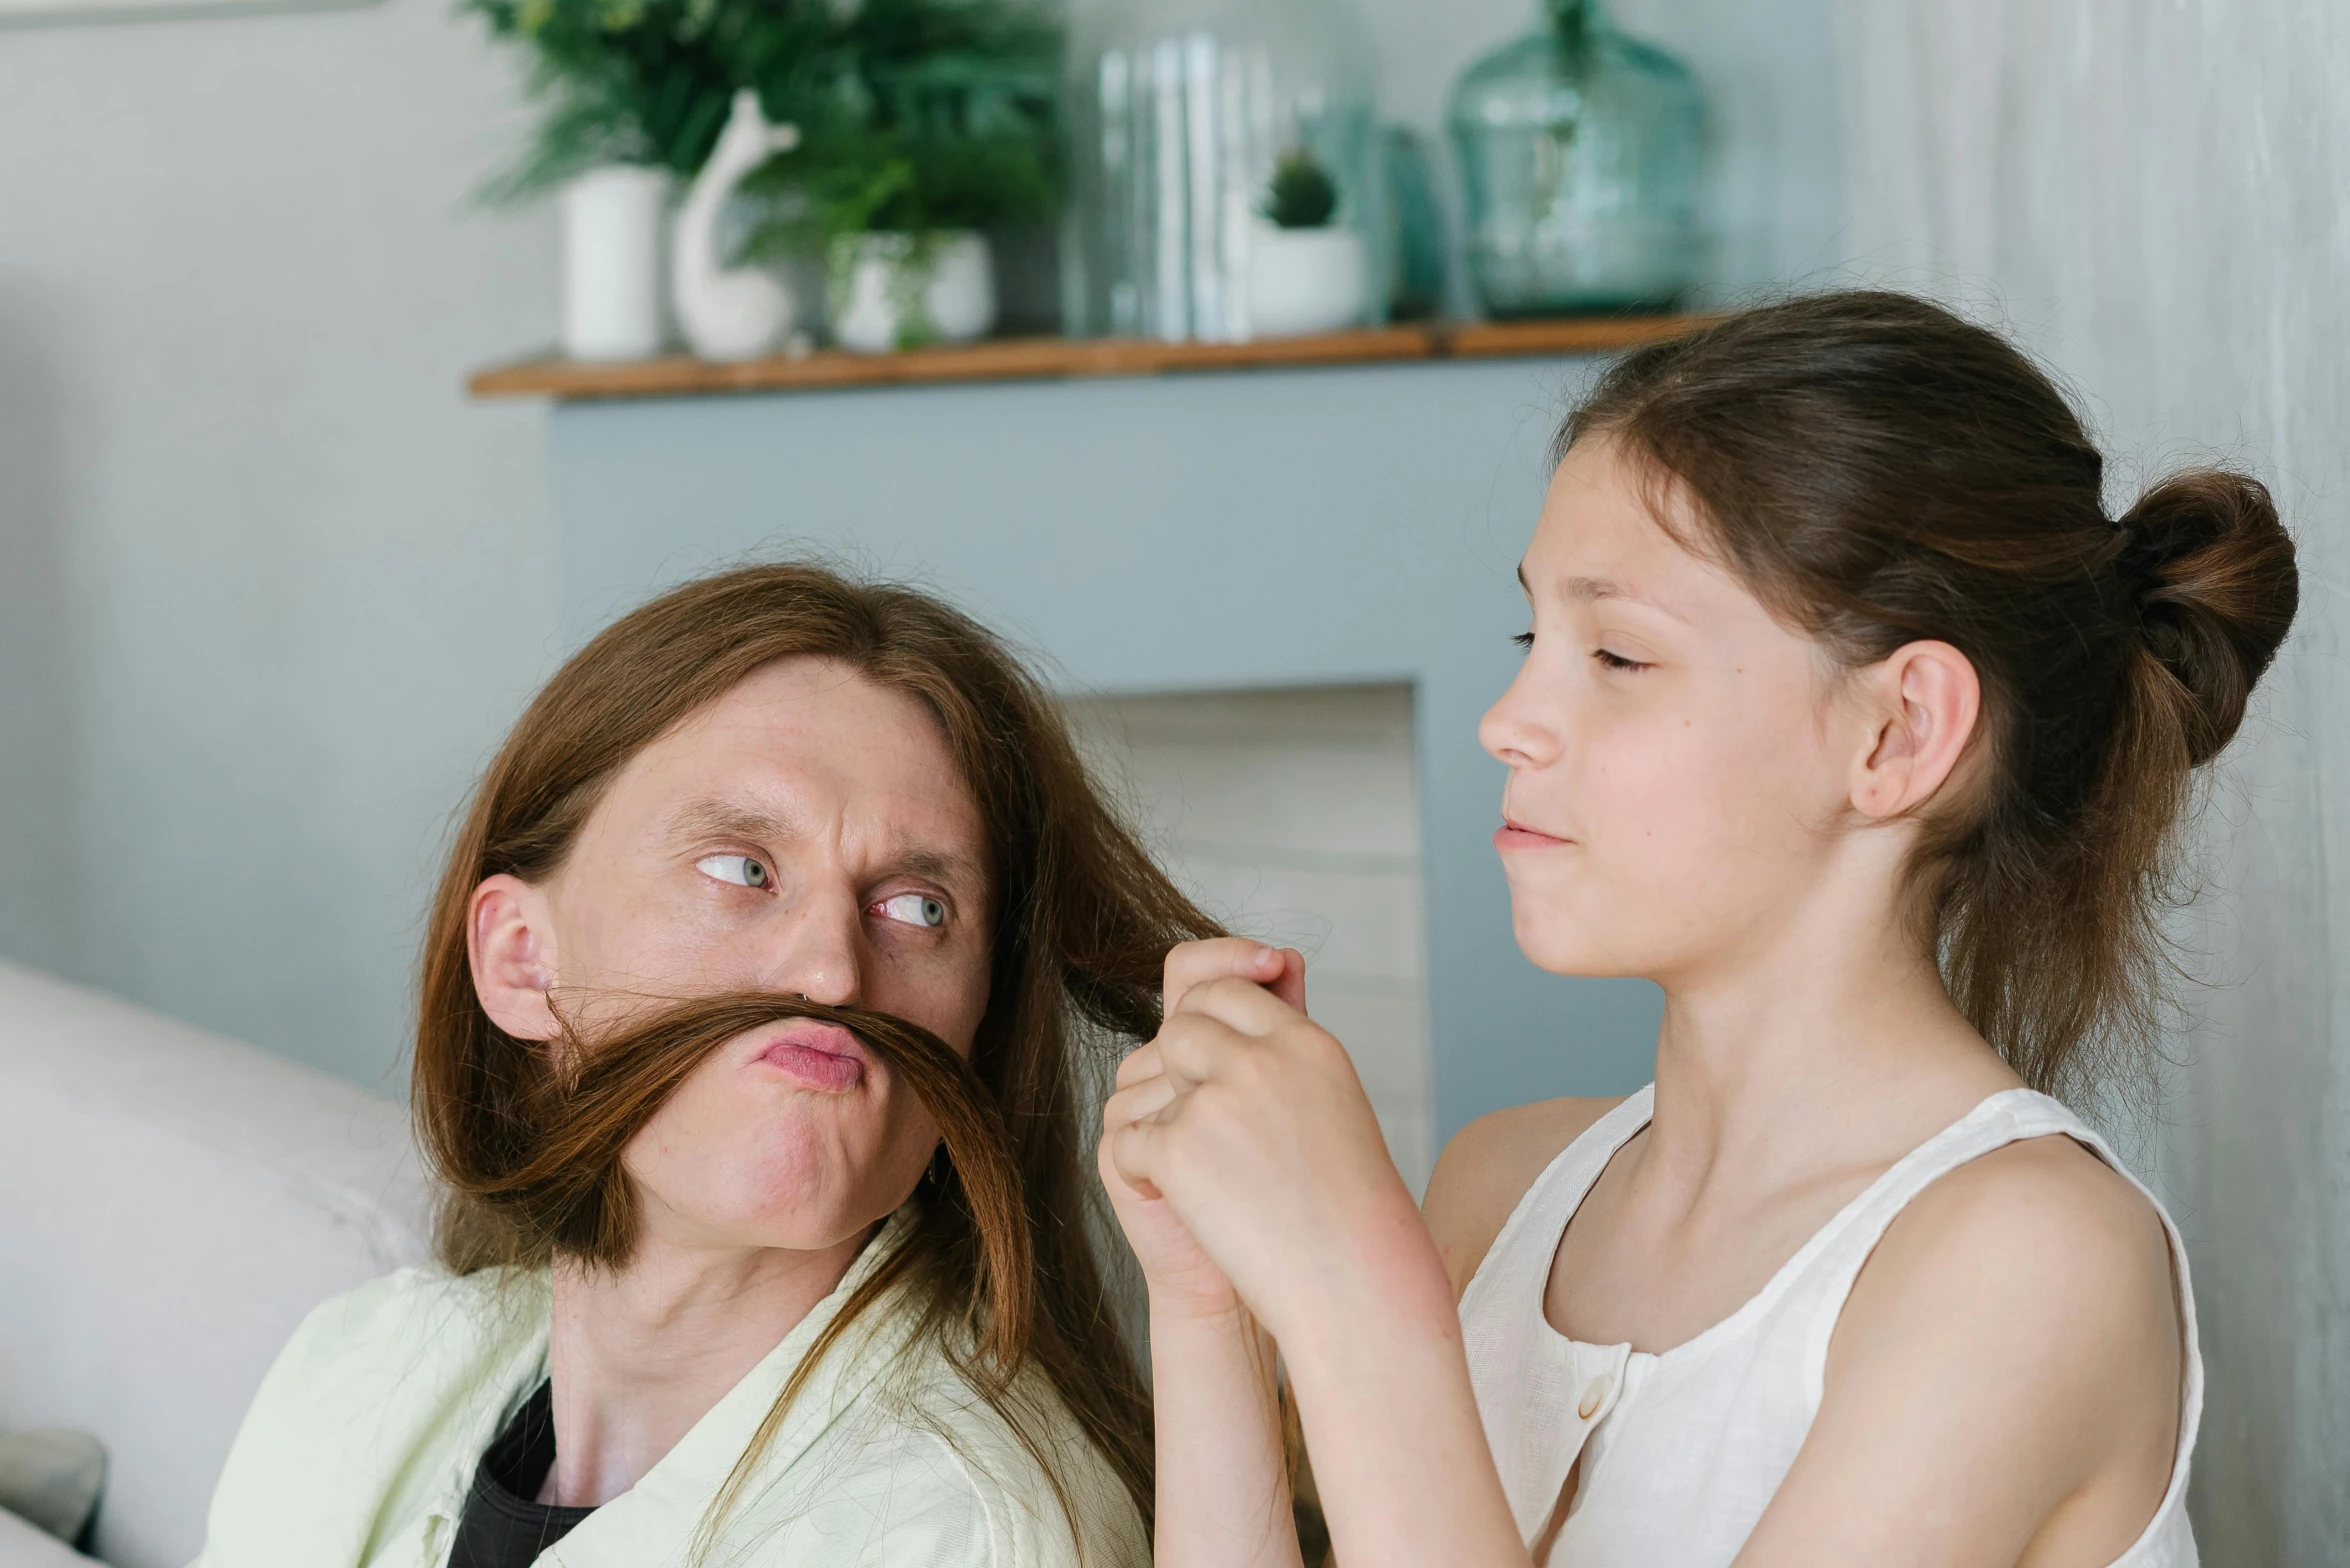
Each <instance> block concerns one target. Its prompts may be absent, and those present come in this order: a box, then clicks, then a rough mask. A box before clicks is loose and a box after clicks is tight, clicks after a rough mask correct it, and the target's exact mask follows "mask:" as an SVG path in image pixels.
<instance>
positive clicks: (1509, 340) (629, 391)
mask: <svg viewBox="0 0 2350 1568" xmlns="http://www.w3.org/2000/svg"><path fill="white" fill-rule="evenodd" d="M1708 319H1710V318H1708V317H1705V316H1586V317H1579V318H1571V319H1562V320H1556V321H1463V322H1435V323H1427V324H1421V325H1414V326H1403V327H1377V328H1366V329H1364V330H1362V331H1357V332H1333V333H1328V334H1325V335H1323V336H1320V337H1307V338H1268V339H1264V340H1261V341H1259V342H1254V343H1161V342H1158V341H1156V340H1155V339H1149V338H996V339H992V340H989V341H986V342H981V343H970V344H964V345H962V346H959V347H954V348H923V349H910V350H908V351H906V352H904V353H899V354H850V353H845V352H843V351H841V350H838V349H824V350H820V351H818V352H816V353H813V354H808V355H804V356H802V357H800V358H798V359H793V358H790V357H788V356H785V355H777V356H775V357H773V358H770V359H753V360H746V361H743V362H741V363H739V364H717V363H713V362H711V361H709V360H703V359H696V358H694V357H693V356H692V355H690V354H671V355H665V356H663V357H662V358H659V359H640V360H628V361H615V362H598V361H589V360H572V359H564V358H561V357H558V356H550V357H544V358H538V359H527V360H523V361H520V362H519V363H516V364H511V365H499V366H495V367H493V368H491V369H488V370H484V371H480V372H478V373H476V374H475V375H474V376H473V378H472V379H471V380H470V381H468V382H467V383H466V390H468V391H469V392H471V393H472V394H473V395H474V396H475V397H485V398H486V397H552V398H558V399H563V400H566V401H569V400H575V399H588V398H632V397H707V396H711V395H714V394H719V393H727V392H792V391H811V390H815V389H819V388H828V387H881V386H910V385H924V384H931V383H939V382H951V381H1040V380H1060V379H1065V378H1068V377H1075V376H1155V375H1165V374H1170V373H1180V372H1184V371H1207V370H1252V369H1279V368H1284V367H1299V366H1310V365H1369V364H1379V363H1383V362H1394V361H1404V360H1428V359H1509V358H1529V357H1536V356H1542V355H1551V354H1604V353H1609V352H1612V351H1614V350H1617V349H1625V348H1631V347H1634V346H1635V345H1637V344H1641V343H1651V342H1654V341H1656V340H1657V339H1659V338H1670V337H1678V336H1680V335H1681V334H1682V333H1684V332H1688V331H1690V330H1692V329H1694V328H1695V327H1698V326H1700V325H1702V324H1703V323H1704V322H1706V321H1707V320H1708Z"/></svg>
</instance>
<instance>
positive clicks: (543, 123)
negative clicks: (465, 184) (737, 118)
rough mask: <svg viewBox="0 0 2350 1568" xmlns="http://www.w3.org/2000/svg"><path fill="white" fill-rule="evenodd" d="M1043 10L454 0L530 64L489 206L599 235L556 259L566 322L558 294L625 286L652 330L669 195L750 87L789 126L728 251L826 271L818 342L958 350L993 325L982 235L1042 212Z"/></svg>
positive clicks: (1045, 148) (1056, 187) (1039, 2)
mask: <svg viewBox="0 0 2350 1568" xmlns="http://www.w3.org/2000/svg"><path fill="white" fill-rule="evenodd" d="M1044 3H1046V0H863V3H861V4H847V5H841V4H835V3H833V0H459V9H460V11H462V12H465V13H469V14H472V15H475V16H478V17H480V18H481V19H482V20H483V21H484V22H485V23H486V25H487V26H488V29H489V31H490V33H491V35H492V36H493V37H494V38H497V39H499V40H502V41H505V42H507V43H509V44H511V45H513V46H514V47H516V48H517V49H519V50H520V51H521V52H522V53H523V54H524V55H525V56H526V59H527V81H528V86H529V91H530V94H531V96H532V98H533V99H534V100H535V101H536V102H537V103H538V104H539V105H540V107H541V110H542V114H541V117H540V120H539V123H538V126H537V129H536V131H535V134H534V135H533V137H532V138H531V140H530V141H529V142H528V144H527V145H526V146H525V147H524V149H523V150H522V152H521V153H520V155H519V156H518V157H517V158H516V159H515V160H514V162H513V163H512V164H511V165H510V166H509V167H507V168H506V169H505V170H503V171H502V172H501V173H500V174H498V175H497V176H496V177H495V178H494V179H493V180H492V181H490V182H489V184H488V185H487V186H486V187H485V194H486V195H488V196H489V197H491V198H492V199H497V200H522V199H528V198H532V197H537V196H541V195H545V194H547V193H550V192H560V193H562V199H563V202H564V205H565V209H566V229H567V231H568V232H570V233H572V234H574V235H576V236H577V237H579V238H582V239H593V240H598V241H600V242H601V243H600V245H599V246H597V247H586V248H585V249H586V251H587V252H588V253H586V254H583V253H582V249H583V248H582V247H577V246H568V245H567V262H569V263H572V264H573V265H571V266H568V267H567V280H566V296H567V317H568V314H569V311H568V306H569V304H570V303H571V302H572V300H573V297H575V296H576V297H580V298H587V299H593V298H595V297H597V294H598V288H599V287H600V288H601V290H602V293H603V294H604V295H607V296H617V295H619V294H623V293H627V292H628V291H629V290H630V289H631V288H638V287H639V286H640V285H641V290H640V293H639V295H638V297H637V301H636V313H637V314H638V315H639V316H640V317H642V316H646V315H650V316H652V317H653V318H654V319H656V320H657V319H658V295H657V292H655V291H656V290H657V287H658V271H659V269H658V265H657V257H658V255H659V235H658V223H659V221H660V214H661V211H662V207H663V203H664V201H665V196H666V192H667V190H668V189H669V187H670V186H671V184H672V183H673V182H674V181H677V180H680V179H690V178H691V177H692V176H693V174H694V173H695V172H696V171H697V170H699V169H700V168H701V167H702V164H703V162H704V160H705V159H707V158H708V156H709V154H710V151H711V148H712V147H713V146H714V145H715V144H716V142H717V140H718V136H719V133H720V131H721V130H722V129H723V128H724V126H725V125H726V123H727V120H728V118H729V114H730V111H731V107H732V101H733V98H734V95H735V92H736V91H737V89H740V88H748V89H751V90H752V91H754V92H755V93H756V94H757V95H758V100H759V106H760V108H761V110H762V112H763V113H764V115H765V117H766V118H767V120H768V121H770V122H772V123H773V124H775V125H778V126H786V125H788V126H793V127H796V128H797V130H798V133H799V134H798V141H797V144H796V146H795V147H794V149H793V150H792V151H791V152H789V153H787V154H784V155H781V156H779V157H777V158H776V159H774V160H772V161H771V162H770V163H769V165H768V166H767V167H765V168H764V169H762V170H761V171H759V172H758V173H757V174H756V175H754V176H753V177H752V178H751V179H750V180H748V181H746V182H745V183H744V186H743V191H744V194H745V195H746V196H747V197H749V198H750V199H751V201H752V203H753V206H754V211H756V212H757V214H758V218H757V221H756V222H755V223H754V225H753V232H752V233H751V235H750V236H749V239H748V241H747V243H746V244H745V245H744V247H743V249H742V254H743V257H745V258H747V259H752V260H756V261H761V262H768V263H772V262H773V261H775V260H777V259H779V258H781V257H784V256H788V255H798V254H810V255H816V256H821V257H825V258H826V259H827V261H828V263H829V266H830V271H831V273H832V287H831V289H830V292H831V293H832V294H833V295H834V296H835V298H836V301H837V305H838V308H836V311H835V318H836V330H837V329H839V328H841V327H843V326H846V327H847V329H848V330H847V331H846V333H845V334H844V335H845V336H848V337H849V338H851V339H852V340H853V341H855V342H856V343H857V345H858V346H864V347H894V346H900V345H903V344H907V343H912V342H919V341H927V340H931V339H935V338H945V337H962V336H975V335H977V334H978V333H980V332H983V331H985V330H986V328H987V326H988V324H989V323H990V322H991V321H992V319H993V316H994V291H993V286H992V277H991V275H990V274H991V272H992V268H991V267H990V265H989V256H988V251H987V242H986V240H985V238H984V234H985V231H987V230H989V229H994V228H999V227H1005V226H1011V225H1019V224H1028V223H1042V222H1044V221H1047V220H1049V218H1050V217H1051V216H1052V214H1053V212H1054V210H1055V208H1056V206H1057V203H1058V199H1059V193H1060V160H1059V144H1058V136H1059V132H1058V123H1057V121H1058V96H1059V93H1058V87H1059V75H1060V51H1061V36H1060V31H1059V28H1058V25H1057V24H1056V23H1055V22H1054V21H1053V20H1052V18H1051V17H1050V15H1049V14H1048V13H1047V12H1046V11H1045V10H1044V9H1042V6H1043V4H1044ZM616 193H617V195H616ZM616 209H624V210H623V211H622V216H621V217H620V218H618V219H614V218H612V216H611V214H612V213H613V212H614V211H615V210H616ZM598 214H603V215H604V216H605V219H606V221H603V222H602V223H601V224H598V223H595V222H586V223H582V222H580V221H577V220H578V219H580V218H581V217H582V216H585V217H588V218H591V219H592V218H594V217H596V216H597V215H598ZM632 226H633V229H632ZM648 229H649V231H650V232H647V230H648ZM623 242H624V243H623ZM874 301H878V308H877V309H876V308H871V307H872V303H873V302H874ZM860 305H865V306H867V307H868V308H864V309H860V308H859V307H860ZM572 336H573V334H572V333H571V332H570V330H569V328H568V324H567V330H566V342H567V345H568V344H569V343H570V342H571V340H572ZM651 350H652V345H650V344H647V345H644V346H642V347H640V348H639V349H637V350H636V351H637V352H651Z"/></svg>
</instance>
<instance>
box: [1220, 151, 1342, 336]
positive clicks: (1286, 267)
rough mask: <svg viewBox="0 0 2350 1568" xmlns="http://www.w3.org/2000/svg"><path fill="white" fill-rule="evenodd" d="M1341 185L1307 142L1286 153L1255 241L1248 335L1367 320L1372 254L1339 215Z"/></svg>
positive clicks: (1326, 328) (1262, 211) (1329, 328)
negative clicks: (1339, 218)
mask: <svg viewBox="0 0 2350 1568" xmlns="http://www.w3.org/2000/svg"><path fill="white" fill-rule="evenodd" d="M1340 195H1341V193H1340V191H1339V189H1338V184H1337V182H1336V181H1335V180H1333V179H1331V177H1330V171H1329V170H1328V169H1326V168H1324V167H1323V165H1322V162H1321V160H1320V159H1318V158H1316V157H1315V156H1314V154H1313V153H1312V152H1311V151H1310V150H1309V149H1307V148H1306V147H1304V146H1297V147H1293V148H1291V149H1290V150H1289V151H1288V152H1286V153H1284V154H1283V155H1282V157H1281V160H1280V162H1279V164H1278V165H1277V166H1276V167H1275V168H1274V170H1273V178H1272V181H1271V183H1270V184H1269V185H1268V186H1267V187H1266V191H1265V198H1264V201H1263V204H1262V205H1261V206H1260V207H1259V208H1258V216H1259V218H1260V219H1261V221H1260V222H1258V223H1257V224H1256V225H1255V226H1254V230H1253V232H1252V233H1251V235H1250V243H1249V268H1248V316H1247V320H1248V327H1249V333H1248V335H1249V336H1251V337H1260V338H1279V337H1297V336H1301V335H1303V334H1306V333H1312V332H1335V331H1338V330H1339V329H1341V328H1344V327H1351V326H1355V325H1358V324H1360V323H1361V321H1362V319H1363V315H1364V311H1365V309H1366V308H1367V307H1368V306H1369V304H1370V302H1371V266H1370V254H1369V251H1368V250H1367V248H1366V247H1365V246H1364V244H1363V237H1362V235H1360V234H1358V233H1356V232H1355V230H1354V229H1352V228H1351V227H1349V226H1348V225H1346V224H1344V223H1342V222H1340V221H1338V213H1339V207H1340V205H1341V202H1340Z"/></svg>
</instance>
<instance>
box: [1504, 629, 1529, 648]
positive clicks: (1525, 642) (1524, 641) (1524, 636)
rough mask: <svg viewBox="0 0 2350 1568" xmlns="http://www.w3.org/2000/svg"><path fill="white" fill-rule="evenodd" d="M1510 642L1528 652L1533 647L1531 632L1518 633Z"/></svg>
mask: <svg viewBox="0 0 2350 1568" xmlns="http://www.w3.org/2000/svg"><path fill="white" fill-rule="evenodd" d="M1510 641H1512V642H1514V643H1516V644H1517V645H1518V646H1519V647H1521V648H1526V649H1529V650H1530V649H1532V648H1533V646H1534V634H1533V633H1532V632H1520V633H1518V635H1517V636H1515V637H1512V638H1511V639H1510Z"/></svg>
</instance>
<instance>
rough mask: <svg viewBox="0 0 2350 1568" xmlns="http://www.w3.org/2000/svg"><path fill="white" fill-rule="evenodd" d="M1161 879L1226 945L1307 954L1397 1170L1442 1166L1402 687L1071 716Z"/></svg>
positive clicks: (1125, 703)
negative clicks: (1237, 941)
mask: <svg viewBox="0 0 2350 1568" xmlns="http://www.w3.org/2000/svg"><path fill="white" fill-rule="evenodd" d="M1069 710H1070V714H1071V717H1072V719H1073V720H1074V721H1075V723H1076V727H1077V730H1078V733H1079V736H1080V740H1081V744H1083V745H1084V747H1085V749H1086V752H1087V757H1088V761H1089V763H1091V765H1092V766H1093V767H1094V768H1095V770H1096V772H1097V775H1098V776H1100V777H1101V778H1102V779H1103V781H1104V782H1105V783H1106V784H1107V785H1108V786H1109V788H1110V790H1111V791H1112V793H1113V794H1114V795H1115V796H1116V797H1117V798H1118V799H1119V800H1120V801H1121V802H1122V803H1123V805H1124V807H1125V809H1126V810H1127V813H1128V817H1129V821H1130V822H1131V824H1132V825H1133V827H1134V828H1135V829H1136V830H1137V832H1138V833H1139V834H1140V835H1141V837H1142V839H1143V841H1144V842H1145V843H1146V844H1147V845H1148V846H1149V847H1150V849H1151V851H1152V852H1153V853H1154V854H1156V855H1157V856H1158V857H1159V860H1160V863H1161V864H1162V865H1164V866H1166V867H1167V869H1168V871H1169V872H1170V873H1171V874H1172V875H1173V876H1174V877H1175V879H1176V881H1177V882H1178V883H1179V884H1181V885H1182V887H1183V888H1184V890H1185V891H1186V892H1188V893H1190V894H1191V895H1192V896H1193V897H1194V898H1196V899H1197V900H1198V901H1199V902H1200V904H1201V906H1202V907H1203V908H1205V909H1206V910H1207V911H1208V912H1209V913H1210V914H1211V915H1214V916H1215V917H1217V918H1218V919H1220V920H1222V921H1224V922H1225V923H1226V924H1227V925H1229V926H1230V927H1231V928H1232V929H1233V930H1235V931H1238V932H1240V933H1242V934H1243V935H1246V936H1252V937H1256V938H1259V939H1260V940H1264V941H1269V942H1275V943H1278V944H1281V945H1283V946H1288V947H1295V948H1298V949H1299V950H1300V951H1302V952H1303V953H1304V954H1305V955H1306V1003H1307V1008H1308V1010H1309V1011H1310V1012H1311V1013H1312V1014H1313V1016H1314V1018H1315V1020H1316V1021H1317V1022H1319V1023H1320V1024H1322V1025H1323V1027H1325V1028H1327V1029H1329V1030H1330V1032H1331V1033H1333V1034H1335V1035H1336V1036H1337V1037H1338V1038H1339V1039H1340V1040H1342V1041H1343V1042H1345V1044H1346V1047H1347V1050H1348V1052H1349V1053H1350V1054H1351V1055H1352V1057H1353V1058H1354V1063H1355V1070H1356V1071H1357V1072H1358V1073H1359V1074H1360V1075H1361V1076H1362V1080H1363V1086H1364V1088H1365V1089H1366V1090H1367V1091H1368V1092H1369V1095H1370V1099H1371V1104H1372V1108H1373V1109H1374V1110H1375V1111H1376V1112H1377V1113H1378V1117H1379V1125H1380V1128H1381V1130H1382V1131H1383V1132H1384V1133H1385V1134H1386V1137H1387V1147H1388V1150H1389V1152H1390V1154H1392V1155H1393V1157H1394V1159H1395V1163H1396V1168H1397V1169H1398V1170H1400V1171H1401V1172H1402V1173H1403V1176H1404V1179H1405V1181H1406V1182H1408V1183H1409V1184H1410V1185H1411V1188H1412V1191H1413V1192H1414V1193H1415V1194H1417V1193H1418V1192H1420V1190H1421V1189H1422V1188H1423V1187H1424V1186H1425V1184H1426V1182H1427V1179H1428V1171H1429V1168H1430V1166H1431V1164H1432V1163H1433V1162H1434V1159H1435V1149H1434V1147H1433V1144H1434V1116H1433V1107H1432V1099H1431V1094H1430V1089H1429V1081H1428V1004H1427V957H1426V943H1425V942H1424V940H1423V938H1422V932H1421V911H1422V908H1423V907H1424V906H1423V902H1422V894H1421V868H1420V817H1419V800H1418V790H1417V786H1416V780H1415V774H1414V761H1413V747H1412V689H1411V687H1409V686H1408V685H1379V686H1337V687H1305V688H1287V689H1282V690H1274V691H1243V692H1170V693H1157V694H1149V695H1142V696H1118V697H1093V698H1086V699H1082V700H1077V701H1072V702H1071V703H1070V704H1069Z"/></svg>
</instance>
